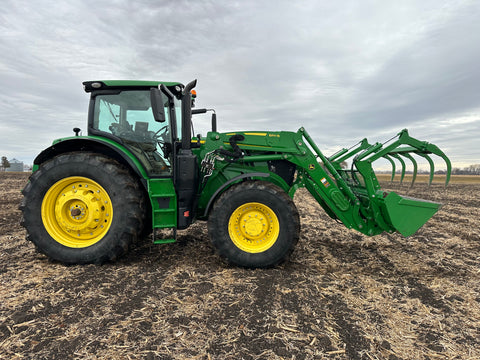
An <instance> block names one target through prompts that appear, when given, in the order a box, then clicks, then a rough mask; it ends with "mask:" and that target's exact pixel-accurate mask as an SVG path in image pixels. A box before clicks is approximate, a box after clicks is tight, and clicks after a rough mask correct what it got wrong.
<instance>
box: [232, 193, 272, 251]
mask: <svg viewBox="0 0 480 360" xmlns="http://www.w3.org/2000/svg"><path fill="white" fill-rule="evenodd" d="M228 232H229V234H230V238H231V239H232V241H233V243H234V244H235V245H236V246H237V247H238V248H239V249H241V250H243V251H246V252H249V253H260V252H263V251H266V250H268V249H270V248H271V247H272V246H273V244H275V242H276V241H277V238H278V234H279V233H280V223H279V222H278V218H277V215H275V213H274V212H273V210H272V209H270V208H269V207H268V206H266V205H264V204H260V203H256V202H251V203H246V204H243V205H242V206H240V207H238V208H237V209H236V210H235V211H234V212H233V214H232V216H230V220H229V221H228Z"/></svg>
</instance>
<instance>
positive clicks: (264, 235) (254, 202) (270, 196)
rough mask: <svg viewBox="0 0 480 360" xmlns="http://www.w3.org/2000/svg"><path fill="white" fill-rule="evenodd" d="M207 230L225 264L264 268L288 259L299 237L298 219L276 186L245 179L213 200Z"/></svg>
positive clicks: (289, 203)
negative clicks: (225, 261)
mask: <svg viewBox="0 0 480 360" xmlns="http://www.w3.org/2000/svg"><path fill="white" fill-rule="evenodd" d="M208 233H209V236H210V239H211V241H212V243H213V245H214V246H215V248H216V249H217V252H218V254H219V255H220V256H221V257H223V258H225V259H226V260H227V261H228V262H229V263H231V264H234V265H239V266H243V267H247V268H265V267H271V266H275V265H278V264H280V263H282V262H284V261H285V260H287V259H288V257H289V256H290V254H291V253H292V251H293V249H294V247H295V245H296V243H297V242H298V239H299V233H300V219H299V216H298V211H297V208H296V207H295V204H294V203H293V201H292V199H291V198H290V197H289V196H288V195H287V194H286V193H285V192H284V191H283V190H282V189H281V188H279V187H278V186H276V185H274V184H272V183H269V182H265V181H248V182H243V183H240V184H238V185H235V186H233V187H232V188H230V189H229V190H227V191H226V192H225V193H223V194H222V195H221V197H220V198H219V199H218V200H217V202H216V203H215V205H214V207H213V209H212V213H211V214H210V217H209V220H208Z"/></svg>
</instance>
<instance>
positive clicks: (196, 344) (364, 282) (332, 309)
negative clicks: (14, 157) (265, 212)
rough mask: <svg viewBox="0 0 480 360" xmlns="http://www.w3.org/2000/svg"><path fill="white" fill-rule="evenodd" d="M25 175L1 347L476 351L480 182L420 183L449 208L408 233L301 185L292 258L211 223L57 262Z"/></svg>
mask: <svg viewBox="0 0 480 360" xmlns="http://www.w3.org/2000/svg"><path fill="white" fill-rule="evenodd" d="M26 176H27V175H25V174H6V173H0V184H1V200H0V205H1V209H0V280H1V282H0V296H1V299H2V301H1V303H0V358H9V359H15V358H28V359H43V358H48V359H64V358H78V359H101V358H102V359H103V358H109V359H137V358H138V359H140V358H141V359H157V358H158V359H169V358H171V359H179V358H197V359H241V358H243V359H292V358H294V359H321V358H325V359H447V358H448V359H478V358H480V340H479V339H480V285H479V277H480V266H479V263H480V258H479V257H480V251H479V250H480V231H479V230H480V220H479V215H480V214H479V206H478V205H479V201H478V196H477V194H478V191H479V190H480V185H479V184H467V183H454V184H452V185H451V186H449V188H447V190H445V189H444V187H443V186H442V185H440V184H434V185H432V187H431V188H430V189H428V188H427V186H426V184H418V185H417V186H416V187H415V188H413V190H410V191H409V195H411V196H417V197H420V198H425V199H430V200H435V201H440V202H443V203H444V204H445V206H444V207H443V208H442V209H441V211H440V212H439V213H438V214H436V215H435V216H434V218H433V219H431V220H430V221H429V222H428V223H427V224H426V225H425V226H424V227H423V228H422V229H421V230H420V231H419V232H418V233H417V234H415V235H414V236H411V237H409V238H406V239H405V238H402V237H401V236H400V235H398V234H384V235H380V236H377V237H374V238H369V237H366V236H363V235H361V234H359V233H356V232H354V231H351V230H347V229H346V228H344V227H343V225H341V224H337V223H336V222H335V221H333V220H331V219H330V218H329V217H328V216H327V215H326V214H325V213H324V212H323V210H322V209H321V208H320V207H319V206H318V205H317V204H316V203H315V201H314V199H313V198H312V197H311V196H310V195H309V194H308V193H307V192H305V191H299V193H298V194H297V195H296V196H295V202H296V204H297V206H298V208H299V212H300V216H301V224H302V235H301V239H300V241H299V244H298V246H297V249H296V251H295V252H294V254H293V256H292V258H291V260H290V262H288V263H286V264H284V265H282V266H280V267H277V268H275V269H267V270H245V269H240V268H235V267H229V266H227V265H225V264H224V263H223V262H221V261H220V260H219V258H218V257H217V256H216V255H215V254H214V250H213V248H212V247H211V245H210V243H209V241H208V238H207V234H206V226H205V223H202V222H201V223H198V224H195V225H194V226H193V227H191V228H190V229H189V230H186V231H182V232H180V234H179V239H178V241H177V243H175V244H169V245H164V246H163V245H162V246H159V245H151V244H150V243H149V241H148V240H145V241H143V242H141V243H140V244H138V245H137V246H136V247H135V248H134V249H132V251H131V252H130V253H129V255H128V256H127V257H125V258H123V259H121V260H119V261H117V262H115V263H112V264H106V265H103V266H94V265H88V266H63V265H60V264H57V263H51V262H49V261H48V260H47V259H46V258H45V257H44V256H43V255H41V254H39V253H37V252H36V251H35V249H34V247H33V245H32V244H31V243H28V242H26V241H25V239H24V237H25V232H24V230H23V229H22V228H21V227H20V225H19V220H20V216H21V215H20V212H19V211H18V210H17V207H18V204H19V202H20V199H21V194H20V190H21V188H22V187H23V185H24V184H25V182H26V180H27V177H26ZM384 187H389V188H392V189H394V190H395V189H397V190H398V189H400V190H401V192H403V193H405V192H406V190H407V189H408V187H407V186H403V187H400V186H399V185H398V184H394V185H390V184H388V183H384ZM399 192H400V191H399Z"/></svg>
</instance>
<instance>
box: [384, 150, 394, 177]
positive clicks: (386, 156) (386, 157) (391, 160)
mask: <svg viewBox="0 0 480 360" xmlns="http://www.w3.org/2000/svg"><path fill="white" fill-rule="evenodd" d="M383 158H385V159H387V160H388V161H390V164H392V178H391V179H390V182H393V179H394V178H395V161H393V159H392V158H391V157H390V156H388V155H383Z"/></svg>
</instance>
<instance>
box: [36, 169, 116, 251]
mask: <svg viewBox="0 0 480 360" xmlns="http://www.w3.org/2000/svg"><path fill="white" fill-rule="evenodd" d="M112 219H113V206H112V201H111V200H110V197H109V196H108V193H107V192H106V191H105V189H104V188H103V187H101V186H100V185H99V184H98V183H96V182H95V181H93V180H91V179H88V178H85V177H81V176H73V177H68V178H65V179H62V180H60V181H58V182H56V183H55V184H54V185H53V186H52V187H51V188H50V189H49V190H48V191H47V193H46V194H45V197H44V198H43V201H42V221H43V225H44V226H45V229H46V230H47V232H48V233H49V234H50V236H51V237H52V238H53V239H54V240H55V241H57V242H59V243H60V244H62V245H65V246H68V247H71V248H84V247H87V246H90V245H93V244H95V243H96V242H98V241H100V240H101V239H102V238H103V237H104V236H105V234H106V233H107V232H108V229H109V228H110V225H111V224H112Z"/></svg>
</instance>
